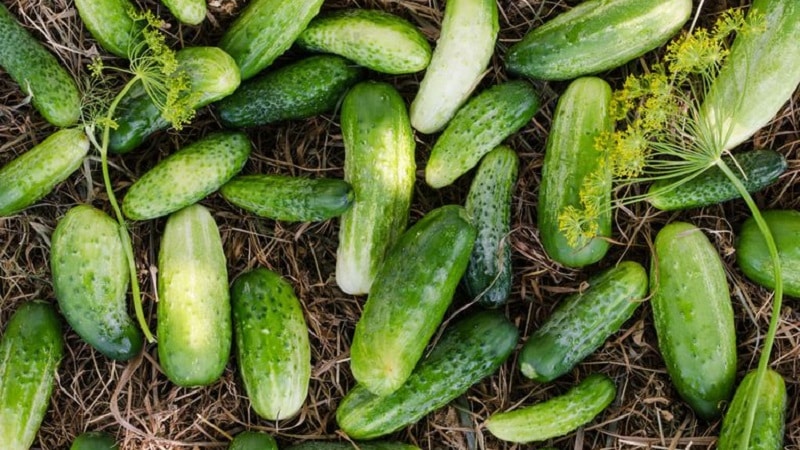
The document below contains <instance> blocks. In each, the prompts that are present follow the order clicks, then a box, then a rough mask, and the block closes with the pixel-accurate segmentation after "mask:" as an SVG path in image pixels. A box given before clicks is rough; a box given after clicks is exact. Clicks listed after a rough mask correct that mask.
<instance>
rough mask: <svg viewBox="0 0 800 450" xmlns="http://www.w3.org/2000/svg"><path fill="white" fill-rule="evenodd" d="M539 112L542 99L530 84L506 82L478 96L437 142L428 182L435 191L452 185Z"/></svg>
mask: <svg viewBox="0 0 800 450" xmlns="http://www.w3.org/2000/svg"><path fill="white" fill-rule="evenodd" d="M538 109H539V96H538V94H537V93H536V90H534V88H533V86H531V84H530V83H528V82H527V81H523V80H512V81H507V82H505V83H501V84H497V85H495V86H492V87H490V88H489V89H486V90H485V91H483V92H481V93H479V94H478V95H476V96H475V97H473V98H472V99H470V100H469V101H468V102H467V104H465V105H464V106H463V107H461V109H459V110H458V112H457V113H456V115H455V117H453V119H452V120H451V121H450V122H449V123H448V124H447V127H446V128H445V129H444V131H443V132H442V134H441V135H440V136H439V138H438V139H437V140H436V143H435V144H434V145H433V149H432V150H431V155H430V158H429V159H428V165H427V167H425V181H426V182H427V183H428V184H429V185H430V186H432V187H435V188H440V187H443V186H447V185H449V184H451V183H452V182H453V181H455V180H456V178H458V177H460V176H461V175H463V174H464V173H466V172H467V171H468V170H470V169H472V168H473V167H475V165H476V164H478V161H480V160H481V158H482V157H483V155H485V154H487V153H489V152H490V151H491V150H492V149H494V148H495V147H497V146H498V145H500V144H501V143H502V142H503V141H504V140H505V139H506V138H507V137H509V136H510V135H511V134H513V133H514V132H516V131H517V130H519V129H520V128H522V126H523V125H525V124H526V123H528V121H530V120H531V118H532V117H533V115H534V114H535V113H536V111H537V110H538Z"/></svg>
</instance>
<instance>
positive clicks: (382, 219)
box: [336, 81, 416, 294]
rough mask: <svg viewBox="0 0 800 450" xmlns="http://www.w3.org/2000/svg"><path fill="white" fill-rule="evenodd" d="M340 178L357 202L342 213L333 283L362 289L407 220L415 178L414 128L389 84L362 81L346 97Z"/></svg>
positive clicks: (351, 289)
mask: <svg viewBox="0 0 800 450" xmlns="http://www.w3.org/2000/svg"><path fill="white" fill-rule="evenodd" d="M341 124H342V138H343V140H344V147H345V161H344V180H345V181H346V182H348V183H350V185H351V186H352V187H353V191H354V193H355V202H353V206H352V207H351V208H350V209H348V210H347V211H345V212H344V214H342V217H341V220H340V225H339V246H338V248H337V250H336V283H337V284H338V285H339V288H341V289H342V291H344V292H346V293H348V294H366V293H368V292H369V290H370V286H371V285H372V280H373V278H374V277H375V273H376V272H377V271H378V267H379V265H380V264H381V261H383V257H384V255H385V253H386V250H387V249H388V248H389V247H391V246H392V244H394V242H395V241H396V240H397V238H398V236H400V234H402V233H403V231H405V229H406V225H407V223H408V213H409V209H410V207H411V197H412V195H413V193H414V182H415V180H416V173H415V171H416V161H415V154H414V149H415V146H416V144H415V142H414V132H413V130H412V129H411V125H410V124H409V121H408V112H407V111H406V105H405V103H404V102H403V98H402V97H400V94H399V93H398V92H397V90H396V89H395V88H394V87H392V86H391V85H389V84H386V83H379V82H373V81H366V82H362V83H359V84H357V85H355V86H354V87H353V88H352V89H351V90H350V92H348V93H347V95H346V96H345V98H344V103H343V104H342V114H341Z"/></svg>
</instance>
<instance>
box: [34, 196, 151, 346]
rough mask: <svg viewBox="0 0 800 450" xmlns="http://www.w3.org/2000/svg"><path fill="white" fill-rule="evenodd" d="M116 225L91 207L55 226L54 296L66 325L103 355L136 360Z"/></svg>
mask: <svg viewBox="0 0 800 450" xmlns="http://www.w3.org/2000/svg"><path fill="white" fill-rule="evenodd" d="M119 233H120V229H119V224H118V223H117V221H115V220H114V219H112V218H111V217H109V216H108V215H107V214H106V213H104V212H103V211H101V210H99V209H96V208H94V207H92V206H89V205H78V206H75V207H73V208H71V209H70V210H69V211H68V212H67V214H66V215H65V216H64V217H63V218H61V220H59V222H58V225H57V226H56V229H55V231H54V232H53V236H52V238H51V247H50V271H51V273H52V276H53V291H54V293H55V296H56V299H58V305H59V307H60V309H61V313H62V314H63V315H64V317H65V318H66V319H67V323H69V325H70V326H71V327H72V329H73V330H75V332H76V333H78V335H79V336H80V337H81V338H82V339H83V340H84V341H86V342H87V343H89V345H91V346H92V347H94V348H95V349H97V350H98V351H99V352H100V353H102V354H103V355H105V356H107V357H109V358H111V359H116V360H120V361H126V360H128V359H130V358H132V357H134V356H135V355H137V354H138V353H139V352H140V351H141V349H142V344H143V338H142V333H141V331H140V330H139V328H138V327H137V325H136V324H135V323H134V322H133V320H131V317H130V316H129V315H128V303H127V292H128V285H129V284H130V270H129V268H128V260H127V259H126V257H125V248H124V244H123V242H122V238H121V237H120V234H119Z"/></svg>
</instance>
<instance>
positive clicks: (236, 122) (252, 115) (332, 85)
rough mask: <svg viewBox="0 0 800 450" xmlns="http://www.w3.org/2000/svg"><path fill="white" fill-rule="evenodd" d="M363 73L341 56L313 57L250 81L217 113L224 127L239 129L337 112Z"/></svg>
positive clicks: (225, 100) (221, 102)
mask: <svg viewBox="0 0 800 450" xmlns="http://www.w3.org/2000/svg"><path fill="white" fill-rule="evenodd" d="M361 72H362V71H361V69H360V68H359V67H358V66H356V65H354V64H353V63H351V62H349V61H347V60H346V59H344V58H341V57H339V56H335V55H316V56H310V57H308V58H304V59H301V60H300V61H297V62H295V63H292V64H289V65H287V66H284V67H281V68H279V69H276V70H271V71H267V72H266V73H265V74H264V75H263V76H258V77H256V78H253V79H250V80H247V81H246V82H244V83H242V85H241V86H239V88H238V89H236V91H235V92H234V93H233V94H231V95H229V96H228V97H225V98H224V99H222V100H220V101H219V102H217V103H216V104H215V108H216V112H217V115H218V116H219V120H220V121H221V122H222V124H223V125H225V126H227V127H238V128H243V127H252V126H256V125H264V124H268V123H274V122H279V121H282V120H290V119H304V118H307V117H312V116H316V115H318V114H322V113H324V112H327V111H330V110H332V109H334V107H335V106H336V105H337V104H338V103H339V101H340V100H341V99H342V97H343V96H344V94H345V92H346V91H347V89H348V88H350V87H351V86H352V85H353V84H355V83H356V81H358V79H359V78H360V77H361Z"/></svg>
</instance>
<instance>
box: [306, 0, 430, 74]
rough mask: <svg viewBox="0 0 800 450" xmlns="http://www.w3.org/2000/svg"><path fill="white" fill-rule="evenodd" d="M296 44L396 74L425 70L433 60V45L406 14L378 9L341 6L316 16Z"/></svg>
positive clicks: (372, 68)
mask: <svg viewBox="0 0 800 450" xmlns="http://www.w3.org/2000/svg"><path fill="white" fill-rule="evenodd" d="M295 43H296V44H297V45H298V46H299V47H301V48H304V49H306V50H311V51H316V52H324V53H333V54H336V55H340V56H344V57H345V58H347V59H349V60H351V61H353V62H355V63H356V64H358V65H360V66H363V67H366V68H368V69H371V70H374V71H376V72H382V73H388V74H394V75H399V74H408V73H415V72H419V71H421V70H424V69H425V68H426V67H428V63H430V60H431V46H430V44H428V41H427V40H426V39H425V35H423V34H422V32H421V31H420V30H419V29H417V28H416V27H415V26H414V25H412V24H411V23H410V22H409V21H407V20H405V19H403V18H402V17H399V16H396V15H394V14H391V13H388V12H385V11H379V10H374V9H341V10H338V11H334V12H331V13H328V14H326V15H324V16H319V17H315V18H314V19H313V20H312V21H311V22H310V23H309V24H308V27H306V29H305V30H303V32H302V33H300V36H298V37H297V41H295Z"/></svg>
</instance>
